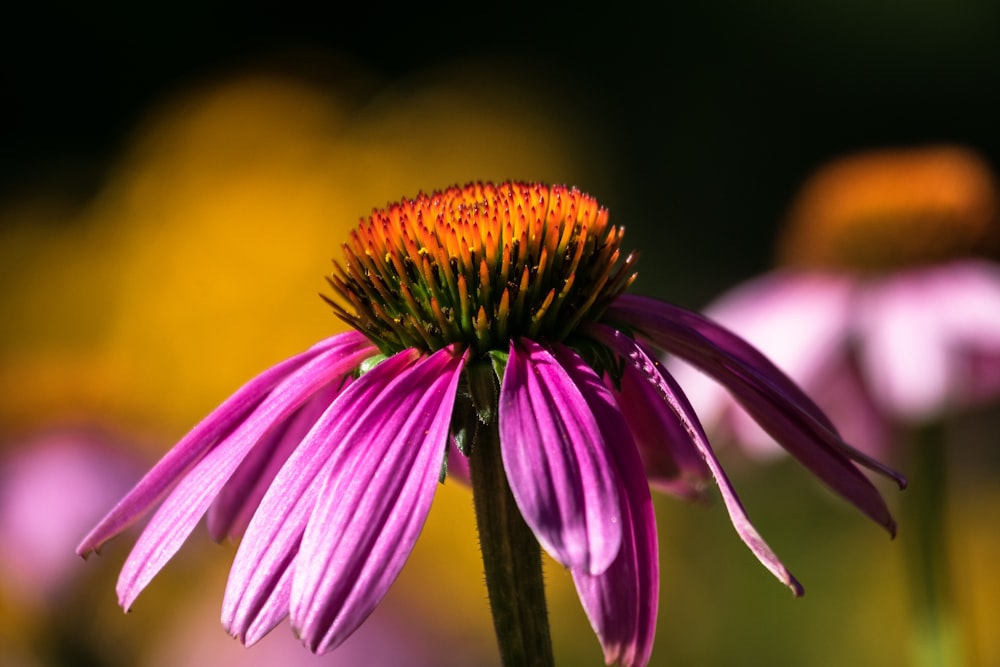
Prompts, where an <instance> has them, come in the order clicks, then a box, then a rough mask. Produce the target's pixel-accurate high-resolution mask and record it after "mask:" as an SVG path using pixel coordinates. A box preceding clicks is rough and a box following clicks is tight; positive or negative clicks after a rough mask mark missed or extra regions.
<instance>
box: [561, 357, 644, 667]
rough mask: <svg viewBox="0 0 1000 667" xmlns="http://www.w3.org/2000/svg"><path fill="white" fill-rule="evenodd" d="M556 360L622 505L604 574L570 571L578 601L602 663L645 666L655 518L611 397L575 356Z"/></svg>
mask: <svg viewBox="0 0 1000 667" xmlns="http://www.w3.org/2000/svg"><path fill="white" fill-rule="evenodd" d="M556 355H557V357H558V359H559V362H560V363H561V364H562V366H563V368H565V369H566V371H567V373H568V374H569V376H570V377H571V378H572V380H573V382H574V383H575V384H576V386H577V388H579V390H580V393H581V394H582V395H583V397H584V399H585V400H586V402H587V406H588V407H589V409H590V411H591V412H592V413H593V414H594V416H595V417H596V419H597V423H598V425H599V427H600V429H601V433H602V434H603V435H604V437H605V439H606V441H607V442H608V444H609V451H610V453H611V459H612V462H613V464H614V465H615V467H616V470H617V472H618V479H619V485H618V490H619V494H620V498H621V502H622V519H623V522H622V545H621V549H620V550H619V552H618V556H617V557H616V558H615V560H614V561H613V562H612V563H611V565H610V566H609V567H608V569H607V570H605V571H604V572H603V573H602V574H599V575H596V576H595V575H591V574H588V573H586V572H585V571H582V570H576V569H574V570H573V581H574V582H575V583H576V588H577V592H578V593H579V595H580V602H581V603H582V604H583V607H584V609H585V610H586V612H587V617H588V618H589V619H590V623H591V625H592V626H593V628H594V632H595V633H596V634H597V636H598V639H600V641H601V646H602V647H603V648H604V660H605V662H607V663H608V664H612V663H617V664H621V665H624V666H626V667H630V666H632V665H645V664H647V663H648V662H649V655H650V652H651V651H652V649H653V638H654V636H655V634H656V614H657V604H658V598H659V590H660V569H659V554H658V553H657V543H656V519H655V517H654V515H653V501H652V499H651V498H650V495H649V486H648V485H647V484H646V480H645V477H644V476H643V467H642V461H641V460H640V458H639V455H638V452H637V450H636V446H635V443H634V442H633V441H632V437H631V435H630V429H629V424H627V423H626V420H625V418H624V417H623V416H622V413H621V412H619V411H618V406H617V405H616V403H615V399H614V397H613V396H612V394H611V392H610V391H609V390H608V388H607V387H606V386H604V384H602V383H601V380H600V378H598V377H597V374H596V373H594V371H593V370H592V369H591V368H590V367H589V366H587V365H586V364H585V363H584V362H583V360H582V359H580V357H579V356H577V355H576V353H574V352H572V351H571V350H570V349H569V348H566V347H565V346H561V345H560V346H557V348H556Z"/></svg>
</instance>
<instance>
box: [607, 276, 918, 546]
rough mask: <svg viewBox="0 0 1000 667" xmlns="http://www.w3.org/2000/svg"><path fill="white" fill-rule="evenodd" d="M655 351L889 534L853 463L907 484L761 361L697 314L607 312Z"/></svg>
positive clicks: (639, 301)
mask: <svg viewBox="0 0 1000 667" xmlns="http://www.w3.org/2000/svg"><path fill="white" fill-rule="evenodd" d="M608 315H609V316H610V319H618V320H620V321H621V322H623V323H625V324H626V325H627V326H629V327H631V328H632V329H633V330H637V331H640V332H642V333H643V334H644V335H646V336H648V337H649V338H650V339H651V340H653V341H654V342H655V343H656V345H657V346H658V347H661V348H663V349H665V350H667V351H669V352H672V353H674V354H677V355H680V356H682V357H684V358H685V359H687V360H688V361H690V362H691V363H693V364H695V365H697V366H698V367H700V368H701V369H702V370H704V371H705V372H706V373H708V374H709V375H711V376H712V377H714V378H715V379H716V380H717V381H719V382H720V383H721V384H723V385H724V386H726V387H727V388H728V389H729V391H730V392H732V394H733V396H734V397H735V398H736V399H737V400H738V401H739V402H740V403H741V404H742V405H743V407H744V408H745V409H746V410H747V411H748V412H749V413H750V414H751V415H752V416H753V417H754V419H755V420H757V422H758V423H760V424H761V426H763V427H764V428H765V430H767V431H768V432H769V433H770V434H771V436H772V437H773V438H774V439H775V440H777V441H778V442H779V443H780V444H781V446H782V447H784V448H785V449H786V450H788V452H789V453H790V454H791V455H792V456H794V457H796V458H797V459H799V461H800V462H802V464H803V465H805V466H806V467H807V468H808V469H809V470H810V471H812V472H813V474H815V475H816V476H817V477H819V478H820V479H821V480H823V481H824V482H825V483H826V484H827V485H828V486H830V487H831V488H832V489H834V490H835V491H836V492H837V493H839V494H840V495H841V496H842V497H844V498H845V499H847V500H848V501H850V502H851V503H853V504H854V505H855V506H856V507H857V508H858V509H860V510H861V511H862V512H864V513H865V514H867V515H868V516H869V517H871V518H872V519H873V520H875V521H876V522H878V523H880V524H881V525H883V526H885V527H886V529H888V530H889V531H890V533H893V534H894V533H895V522H894V521H893V520H892V517H891V515H890V514H889V510H888V508H887V507H886V505H885V501H884V500H883V499H882V496H881V495H880V494H879V492H878V490H877V489H876V488H875V487H874V486H873V485H872V483H871V482H870V481H869V480H868V479H867V478H866V477H865V476H864V475H862V474H861V472H860V471H859V470H858V469H857V468H856V467H855V466H854V465H853V464H852V463H851V461H854V462H857V463H859V464H861V465H863V466H865V467H867V468H870V469H872V470H874V471H876V472H879V473H881V474H884V475H886V476H888V477H891V478H892V479H894V480H896V482H897V483H898V484H899V485H900V487H905V486H906V480H905V479H904V478H903V477H902V476H901V475H899V473H897V472H895V471H893V470H891V469H889V468H887V467H886V466H884V465H882V464H881V463H879V462H878V461H875V460H874V459H872V458H871V457H870V456H868V455H866V454H864V453H863V452H860V451H858V450H856V449H854V448H853V447H851V446H849V445H847V444H846V443H845V442H843V440H841V438H840V436H839V435H838V434H837V432H836V430H835V429H834V428H833V426H832V425H831V424H830V421H829V419H828V418H827V417H826V415H824V414H823V412H822V411H820V409H819V408H818V407H816V405H815V404H814V403H813V402H812V401H811V400H810V399H809V398H808V397H806V396H805V394H804V393H803V392H802V390H801V389H799V388H798V386H797V385H795V383H794V382H792V381H791V380H790V379H788V377H787V376H786V375H785V374H784V373H782V372H781V371H780V370H778V369H777V368H776V367H775V366H774V364H772V363H771V362H770V361H768V360H767V359H766V358H765V357H764V356H763V355H762V354H760V353H759V352H758V351H757V350H755V349H754V348H753V347H751V346H750V345H749V344H747V343H746V342H745V341H743V340H742V339H740V338H739V337H737V336H735V335H734V334H733V333H732V332H729V331H727V330H726V329H723V328H722V327H720V326H719V325H717V324H714V323H713V322H711V321H709V320H707V319H705V318H703V317H701V316H700V315H698V314H696V313H692V312H690V311H686V310H683V309H681V308H677V307H676V306H672V305H670V304H667V303H663V302H661V301H657V300H654V299H645V298H642V297H632V296H628V295H626V296H623V297H620V298H619V299H618V300H617V301H616V302H615V303H614V304H613V305H612V307H610V308H609V309H608Z"/></svg>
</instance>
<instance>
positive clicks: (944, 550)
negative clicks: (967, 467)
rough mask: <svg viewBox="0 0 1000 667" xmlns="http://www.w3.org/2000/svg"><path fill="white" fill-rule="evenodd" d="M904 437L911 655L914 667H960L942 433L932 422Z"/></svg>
mask: <svg viewBox="0 0 1000 667" xmlns="http://www.w3.org/2000/svg"><path fill="white" fill-rule="evenodd" d="M910 437H911V438H912V440H913V442H912V446H911V447H909V448H908V449H907V451H908V452H909V453H910V469H911V471H912V479H913V482H914V483H913V485H912V487H911V489H912V490H911V491H910V493H908V494H907V495H908V501H909V505H910V517H909V521H907V522H906V525H907V526H908V531H907V532H908V537H907V542H906V545H905V553H906V558H907V561H908V562H907V571H908V576H909V577H910V590H911V595H912V596H913V597H912V599H913V605H912V610H911V614H912V624H913V627H912V642H913V643H912V646H911V651H912V654H913V658H914V664H915V665H917V666H918V667H953V666H955V665H962V664H965V663H964V662H963V659H962V658H963V656H962V653H961V646H960V642H959V636H958V628H957V625H956V622H955V610H954V607H953V603H952V596H951V581H950V569H949V559H948V527H947V504H946V502H947V495H948V494H947V491H948V483H947V478H948V470H947V461H946V459H947V457H946V452H945V447H946V446H947V445H946V443H945V429H944V426H943V425H942V424H941V423H940V422H935V423H931V424H928V425H925V426H922V427H920V428H918V429H916V430H914V431H913V432H912V434H911V436H910ZM911 494H912V495H911Z"/></svg>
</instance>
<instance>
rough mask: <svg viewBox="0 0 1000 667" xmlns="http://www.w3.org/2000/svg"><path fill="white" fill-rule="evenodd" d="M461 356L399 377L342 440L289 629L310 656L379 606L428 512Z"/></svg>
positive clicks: (297, 576) (303, 561)
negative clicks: (310, 652)
mask: <svg viewBox="0 0 1000 667" xmlns="http://www.w3.org/2000/svg"><path fill="white" fill-rule="evenodd" d="M465 359H466V356H465V355H459V354H457V353H456V352H455V350H454V349H452V348H450V347H449V348H445V349H443V350H439V351H438V352H436V353H434V354H433V355H431V356H430V357H428V358H427V359H425V360H423V361H421V362H420V363H418V364H417V365H416V366H414V367H412V368H410V369H408V370H406V371H404V372H403V373H401V374H400V375H399V376H398V377H397V378H396V379H395V380H393V381H392V382H391V383H390V384H389V385H388V386H387V387H386V388H385V390H384V391H383V392H382V393H381V394H380V395H379V397H378V398H377V399H376V400H375V401H373V402H372V403H371V404H370V405H369V406H368V408H367V410H366V411H365V414H364V415H361V416H360V417H359V419H358V421H359V423H362V424H364V426H365V427H364V428H359V429H356V430H354V431H352V433H350V434H349V435H347V437H346V438H345V439H344V440H343V441H342V442H341V444H340V447H339V448H337V450H336V451H335V452H334V455H333V459H332V460H331V462H330V475H329V477H328V478H327V480H326V483H325V485H324V487H323V489H322V490H321V492H320V496H319V499H318V501H317V504H316V508H315V510H314V511H313V514H312V516H311V517H310V519H309V524H308V526H307V527H306V530H305V534H304V535H303V537H302V546H301V548H300V551H299V555H298V557H297V558H296V562H295V573H294V578H293V581H292V596H291V619H292V626H293V627H294V628H295V630H296V632H298V634H299V636H300V637H301V638H302V641H303V643H304V644H305V645H306V646H307V647H308V648H309V649H310V650H312V651H314V652H317V653H322V652H325V651H328V650H330V649H332V648H334V647H336V646H337V645H338V644H340V643H341V642H342V641H343V640H344V639H346V638H347V637H348V636H349V635H350V634H351V633H352V632H353V631H354V630H355V629H356V628H357V627H358V626H359V625H360V624H361V623H362V622H363V621H364V620H365V618H367V617H368V615H369V614H370V613H371V612H372V610H373V609H374V608H375V606H376V605H377V604H378V603H379V602H380V601H381V600H382V598H383V596H384V595H385V593H386V591H387V590H388V588H389V586H390V585H391V584H392V582H393V581H394V580H395V579H396V576H397V575H398V574H399V571H400V570H401V569H402V567H403V563H404V562H405V561H406V558H407V556H409V554H410V551H411V550H412V549H413V545H414V543H415V542H416V539H417V536H418V535H419V534H420V530H421V528H422V527H423V524H424V520H425V519H426V517H427V513H428V511H429V510H430V505H431V500H432V499H433V497H434V491H435V489H436V487H437V483H438V476H439V474H440V471H441V459H442V456H443V455H444V450H445V447H446V445H447V439H448V432H449V428H450V425H451V414H452V407H453V405H454V401H455V394H456V390H457V387H458V380H459V377H460V375H461V372H462V368H463V366H464V364H465Z"/></svg>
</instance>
